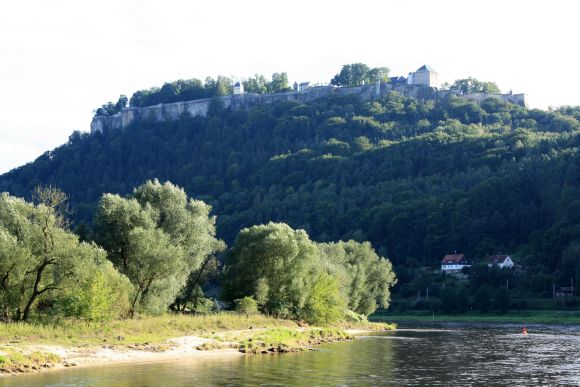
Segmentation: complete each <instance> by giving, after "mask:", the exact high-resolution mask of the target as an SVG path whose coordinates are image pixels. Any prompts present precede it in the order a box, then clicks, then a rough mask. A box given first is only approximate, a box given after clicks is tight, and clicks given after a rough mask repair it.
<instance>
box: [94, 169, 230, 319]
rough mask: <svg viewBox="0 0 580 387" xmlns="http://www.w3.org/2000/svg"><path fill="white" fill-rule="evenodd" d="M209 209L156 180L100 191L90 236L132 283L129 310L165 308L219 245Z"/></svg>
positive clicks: (217, 249)
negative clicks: (129, 189)
mask: <svg viewBox="0 0 580 387" xmlns="http://www.w3.org/2000/svg"><path fill="white" fill-rule="evenodd" d="M210 211H211V206H209V205H207V204H205V203H204V202H202V201H199V200H193V199H190V198H188V197H187V195H186V194H185V191H183V189H181V188H179V187H177V186H175V185H173V184H171V183H169V182H166V183H164V184H161V183H159V181H157V180H153V181H147V182H146V183H145V184H143V185H141V186H139V187H137V188H136V189H135V191H134V192H133V195H132V196H131V197H129V198H122V197H120V196H118V195H111V194H105V195H103V197H102V198H101V201H100V202H99V206H98V210H97V214H96V218H95V224H96V228H95V233H96V239H97V240H98V241H99V243H100V244H101V245H102V246H103V247H105V249H106V250H107V251H108V252H109V257H110V259H111V261H112V262H113V263H114V264H115V266H116V267H117V268H118V269H119V270H120V271H121V272H122V273H124V274H126V275H127V276H128V277H129V279H130V280H131V282H132V283H133V285H134V287H135V293H134V297H133V299H132V302H131V311H132V313H134V312H136V311H139V310H142V311H146V312H151V313H159V312H161V311H163V310H166V309H167V307H168V306H169V305H170V304H171V303H172V302H173V301H174V300H175V298H176V296H177V295H178V294H179V292H180V290H181V289H182V288H183V286H184V285H185V284H186V281H187V279H188V277H189V276H190V275H192V273H194V272H195V271H196V270H197V269H198V268H199V267H200V266H201V265H202V263H203V262H204V261H205V260H206V259H207V258H208V257H210V256H213V255H214V254H215V253H217V252H218V251H221V250H222V249H223V248H224V244H223V242H221V241H219V240H218V239H216V237H215V217H211V216H209V212H210Z"/></svg>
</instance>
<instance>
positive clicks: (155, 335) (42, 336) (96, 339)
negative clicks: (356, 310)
mask: <svg viewBox="0 0 580 387" xmlns="http://www.w3.org/2000/svg"><path fill="white" fill-rule="evenodd" d="M250 327H252V328H274V327H289V328H290V327H296V323H295V322H293V321H289V320H281V319H276V318H273V317H267V316H264V315H259V314H256V315H240V314H236V313H229V312H221V313H216V314H208V315H199V316H190V315H178V314H166V315H162V316H151V317H143V318H138V319H130V320H116V321H111V322H107V323H91V324H88V323H86V322H84V321H78V320H64V321H60V322H58V323H54V324H42V323H8V324H5V323H0V344H6V343H18V344H39V343H47V344H58V345H64V346H67V345H90V344H103V343H109V344H116V343H118V344H137V343H139V344H142V343H155V342H161V341H164V340H165V339H168V338H171V337H176V336H187V335H197V336H209V335H212V334H213V333H215V332H222V331H228V330H238V329H249V328H250Z"/></svg>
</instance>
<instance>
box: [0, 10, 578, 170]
mask: <svg viewBox="0 0 580 387" xmlns="http://www.w3.org/2000/svg"><path fill="white" fill-rule="evenodd" d="M579 11H580V2H577V1H573V0H547V1H534V0H528V1H519V0H501V1H497V0H470V1H465V0H437V1H434V0H382V1H380V0H357V1H342V0H333V1H316V0H307V1H303V0H275V1H272V0H270V1H267V0H244V1H239V0H227V1H226V0H211V1H209V0H206V1H185V0H184V1H174V0H164V1H149V0H139V1H123V0H115V1H109V0H99V1H73V0H66V1H65V0H44V1H41V0H37V1H32V0H18V1H5V2H1V3H0V173H4V172H7V171H9V170H10V169H12V168H15V167H17V166H19V165H22V164H24V163H27V162H31V161H33V160H34V159H35V158H36V157H38V156H40V155H41V154H42V153H44V152H45V151H47V150H50V149H53V148H55V147H57V146H59V145H61V144H63V143H65V142H66V141H67V139H68V136H69V135H70V134H71V133H72V132H73V131H74V130H80V131H88V130H89V127H90V121H91V117H92V114H93V113H92V112H93V110H94V109H96V108H97V107H99V106H100V105H102V104H103V103H106V102H107V101H113V102H115V101H116V100H117V98H118V97H119V95H120V94H126V95H127V96H129V97H130V96H131V94H132V93H133V92H134V91H136V90H140V89H146V88H150V87H152V86H162V85H163V83H164V82H169V81H174V80H177V79H188V78H198V79H202V80H203V79H205V78H206V77H207V76H212V77H214V78H215V77H217V75H226V76H232V77H236V78H244V77H248V76H251V75H253V74H255V73H260V74H264V75H266V76H268V77H269V76H271V74H272V73H274V72H282V71H285V72H287V73H288V76H289V79H290V81H291V83H293V82H294V81H299V82H300V81H311V82H323V83H326V82H328V81H329V80H330V79H331V78H332V76H333V75H334V74H336V73H337V72H339V70H340V68H341V67H342V65H343V64H347V63H355V62H362V63H366V64H367V65H369V66H371V67H378V66H386V67H388V68H390V69H391V75H405V76H406V75H407V74H408V73H409V72H411V71H415V70H416V69H417V68H419V67H420V66H422V65H423V64H427V65H429V66H431V67H433V68H434V69H436V70H437V72H438V73H439V77H440V80H442V81H443V82H445V81H448V82H452V81H454V80H455V79H461V78H466V77H468V76H473V77H475V78H477V79H479V80H483V81H494V82H496V83H497V84H498V86H499V87H500V89H501V90H502V91H503V92H509V91H510V90H513V92H514V93H520V92H525V93H526V94H527V95H528V98H529V101H530V106H531V107H533V108H541V109H546V108H548V107H550V106H553V107H555V106H561V105H580V92H579V90H580V74H578V75H576V74H575V73H574V72H580V51H579V50H578V38H579V37H580V23H578V21H577V18H578V15H579V14H580V12H579Z"/></svg>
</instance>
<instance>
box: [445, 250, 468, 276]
mask: <svg viewBox="0 0 580 387" xmlns="http://www.w3.org/2000/svg"><path fill="white" fill-rule="evenodd" d="M472 264H473V262H471V261H469V260H468V259H467V258H466V257H465V254H457V253H456V254H447V255H446V256H445V257H443V259H442V260H441V271H443V272H445V273H459V272H460V271H461V270H462V269H463V268H464V267H470V266H471V265H472Z"/></svg>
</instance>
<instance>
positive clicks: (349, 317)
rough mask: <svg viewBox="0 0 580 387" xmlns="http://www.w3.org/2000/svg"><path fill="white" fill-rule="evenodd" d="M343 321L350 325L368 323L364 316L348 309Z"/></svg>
mask: <svg viewBox="0 0 580 387" xmlns="http://www.w3.org/2000/svg"><path fill="white" fill-rule="evenodd" d="M344 320H345V321H347V322H352V323H359V322H368V321H369V320H368V319H367V316H365V315H364V314H358V313H356V312H353V311H352V310H350V309H349V310H347V311H346V313H345V314H344Z"/></svg>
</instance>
